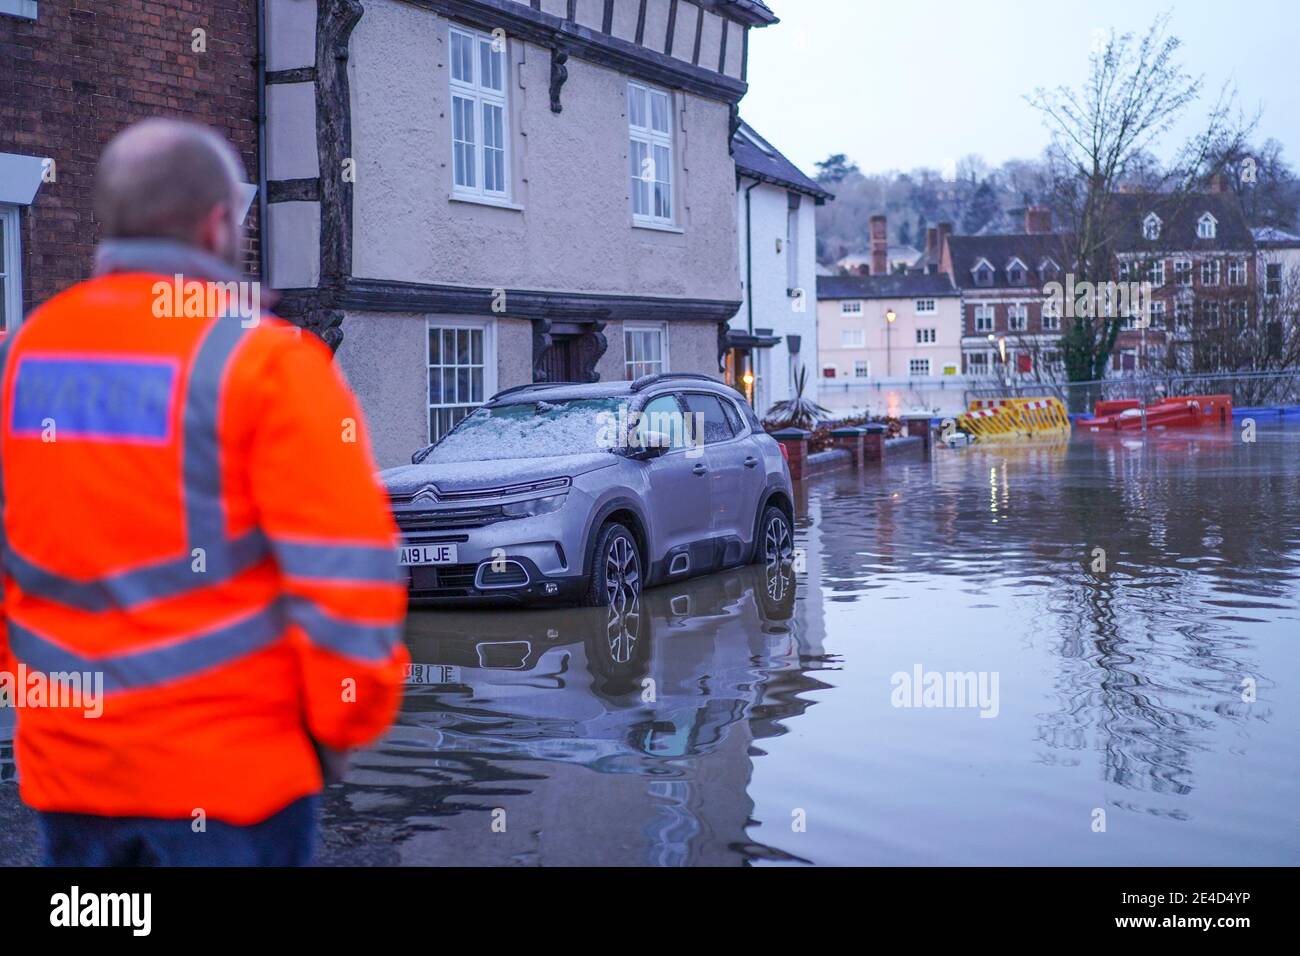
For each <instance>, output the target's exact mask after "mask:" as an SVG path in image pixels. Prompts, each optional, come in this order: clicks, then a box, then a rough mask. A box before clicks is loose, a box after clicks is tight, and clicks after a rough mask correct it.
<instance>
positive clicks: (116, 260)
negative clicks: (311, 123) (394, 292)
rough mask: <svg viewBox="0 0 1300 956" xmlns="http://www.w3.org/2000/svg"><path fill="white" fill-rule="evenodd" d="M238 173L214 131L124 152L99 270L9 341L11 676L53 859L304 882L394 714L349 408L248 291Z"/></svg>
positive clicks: (374, 499) (377, 517)
mask: <svg viewBox="0 0 1300 956" xmlns="http://www.w3.org/2000/svg"><path fill="white" fill-rule="evenodd" d="M239 178H240V176H239V163H238V159H237V158H236V156H235V153H234V151H233V150H232V149H231V148H230V146H229V145H228V144H227V143H225V141H224V140H222V139H221V138H220V137H218V136H217V135H216V134H215V133H213V132H211V131H210V130H207V129H206V128H203V127H199V126H194V125H190V124H185V123H181V122H176V121H169V120H150V121H147V122H144V123H141V124H138V125H136V126H134V127H131V128H129V129H127V130H126V131H124V132H123V133H121V134H119V135H118V137H117V138H116V139H115V140H114V141H113V142H112V143H110V144H109V146H108V148H107V149H106V150H105V152H104V155H103V157H102V158H101V161H100V168H99V172H98V177H97V183H96V200H95V201H96V212H97V216H98V218H99V219H100V220H101V222H102V225H103V232H104V241H103V243H102V245H101V246H100V248H99V250H98V253H97V259H96V277H95V278H93V279H91V280H89V281H87V282H83V283H81V284H80V285H77V286H75V287H73V288H72V289H69V290H68V291H66V292H64V293H62V294H60V295H58V296H56V297H55V298H53V299H51V300H50V301H49V302H48V303H47V304H46V305H44V306H43V307H42V308H39V309H37V310H36V311H35V312H34V313H33V314H32V315H31V316H30V317H29V318H28V320H27V321H26V322H25V323H24V324H23V325H21V326H20V327H19V328H18V329H17V331H16V332H14V333H12V334H10V335H9V336H8V337H7V338H6V340H5V341H4V343H3V344H2V345H0V351H2V352H3V357H2V361H0V480H2V482H3V486H2V488H3V496H4V497H3V507H4V520H3V528H4V539H3V540H4V555H3V556H4V562H3V576H4V600H3V620H2V621H0V671H4V672H5V673H7V674H8V675H10V677H9V680H8V682H7V683H6V684H5V685H3V687H4V688H7V690H8V694H7V695H6V696H8V698H9V700H8V704H9V705H10V706H16V707H17V708H18V711H17V737H16V745H15V757H16V762H17V766H18V775H19V785H20V791H21V794H22V797H23V799H24V801H25V802H26V803H27V804H28V805H30V806H32V807H33V808H35V809H36V810H37V811H39V817H40V826H41V833H42V839H43V844H44V850H45V856H46V861H47V862H49V863H53V864H77V865H124V864H136V863H140V864H209V863H210V864H235V865H244V864H272V865H291V864H301V863H307V862H309V861H310V859H311V852H312V846H313V843H314V841H315V836H316V826H317V824H316V813H317V809H316V802H317V800H318V796H317V795H318V793H319V791H320V789H321V786H322V779H323V772H324V771H323V767H324V766H325V765H332V764H334V762H335V759H336V758H337V757H338V754H339V752H341V751H347V750H349V749H352V748H356V747H359V746H362V745H364V744H367V743H369V742H371V741H373V740H374V739H375V738H376V737H378V736H379V735H380V734H381V733H383V731H384V730H385V729H386V728H387V727H388V725H389V724H390V723H391V722H392V720H393V717H394V714H395V711H396V708H397V705H398V702H399V697H400V691H401V682H402V671H403V667H404V665H405V663H406V661H407V655H406V651H405V648H404V646H403V645H402V643H401V640H400V624H401V621H402V619H403V616H404V613H405V610H406V593H405V588H404V587H403V585H402V584H401V583H399V579H398V568H397V566H396V557H395V545H396V529H395V527H394V525H393V522H392V518H391V515H390V513H389V510H388V507H387V501H386V498H385V496H384V494H383V492H382V490H381V489H380V487H379V486H378V485H377V483H376V480H375V478H374V465H373V462H372V458H371V453H370V449H369V443H368V440H367V438H366V433H365V429H364V426H363V422H362V417H361V412H360V409H359V407H358V405H357V403H356V401H355V399H354V398H353V396H352V395H351V393H350V392H349V390H348V388H347V386H346V385H345V384H344V382H343V380H342V378H341V377H340V375H339V374H338V372H337V370H336V369H335V367H334V365H333V363H332V362H331V356H330V352H329V349H328V348H326V347H325V345H324V344H322V343H321V342H320V341H319V340H317V339H316V338H315V336H313V335H310V334H306V335H299V334H296V332H297V330H295V329H294V328H293V327H292V326H290V325H288V324H286V323H284V322H282V321H280V320H278V319H275V318H273V317H271V316H267V315H264V314H262V313H261V312H260V311H258V310H257V308H256V307H255V303H256V301H257V296H256V291H257V289H256V286H251V287H250V286H248V285H247V284H243V285H241V284H239V276H238V274H237V273H236V271H235V268H234V264H235V263H236V262H237V261H238V255H239V249H240V245H241V235H240V233H241V229H240V227H239V225H238V218H237V213H236V212H235V210H236V209H237V208H238V205H239V204H238V201H237V199H236V188H237V183H238V182H239ZM250 303H252V304H253V305H254V307H253V308H248V305H249V304H250Z"/></svg>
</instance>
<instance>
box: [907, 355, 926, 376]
mask: <svg viewBox="0 0 1300 956" xmlns="http://www.w3.org/2000/svg"><path fill="white" fill-rule="evenodd" d="M907 374H908V375H911V376H912V377H914V378H928V377H929V375H930V360H929V359H928V358H914V359H908V360H907Z"/></svg>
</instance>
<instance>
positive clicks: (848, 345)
mask: <svg viewBox="0 0 1300 956" xmlns="http://www.w3.org/2000/svg"><path fill="white" fill-rule="evenodd" d="M866 344H867V341H866V333H865V331H864V330H862V329H840V348H842V349H861V348H866Z"/></svg>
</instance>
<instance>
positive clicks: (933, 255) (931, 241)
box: [925, 226, 939, 275]
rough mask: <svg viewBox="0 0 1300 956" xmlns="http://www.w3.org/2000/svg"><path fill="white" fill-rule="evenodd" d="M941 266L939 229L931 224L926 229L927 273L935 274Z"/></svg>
mask: <svg viewBox="0 0 1300 956" xmlns="http://www.w3.org/2000/svg"><path fill="white" fill-rule="evenodd" d="M938 268H939V229H938V227H936V226H931V227H930V228H929V229H927V230H925V274H926V275H933V274H934V273H935V272H936V271H937V270H938Z"/></svg>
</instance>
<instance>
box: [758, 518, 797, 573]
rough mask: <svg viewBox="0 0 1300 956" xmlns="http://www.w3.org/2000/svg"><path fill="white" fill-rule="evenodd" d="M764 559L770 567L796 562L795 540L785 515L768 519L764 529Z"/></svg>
mask: <svg viewBox="0 0 1300 956" xmlns="http://www.w3.org/2000/svg"><path fill="white" fill-rule="evenodd" d="M763 559H764V561H766V563H767V565H768V566H769V567H771V566H773V565H775V564H785V563H786V562H789V561H792V560H794V539H793V538H792V537H791V536H790V524H789V522H788V521H786V519H785V515H783V514H780V513H778V514H774V515H772V516H771V517H770V518H768V519H767V527H766V528H764V529H763Z"/></svg>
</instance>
